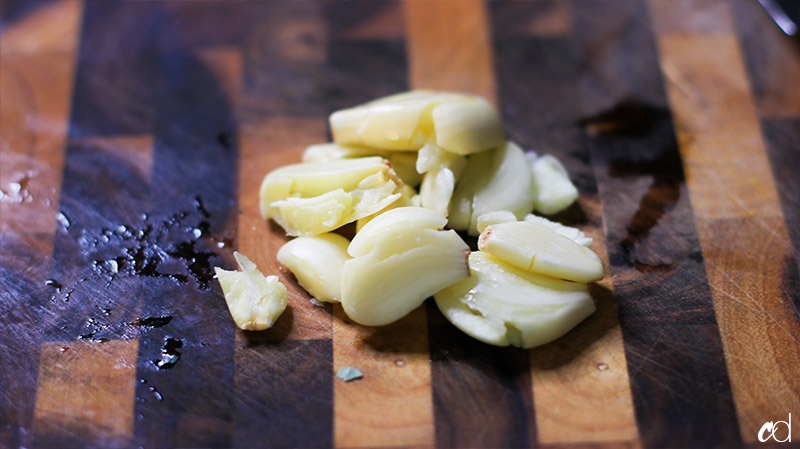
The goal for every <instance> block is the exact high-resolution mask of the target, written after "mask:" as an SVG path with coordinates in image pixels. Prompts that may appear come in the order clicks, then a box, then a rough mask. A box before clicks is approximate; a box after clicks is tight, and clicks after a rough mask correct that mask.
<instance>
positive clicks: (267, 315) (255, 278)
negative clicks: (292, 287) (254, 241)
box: [214, 252, 288, 331]
mask: <svg viewBox="0 0 800 449" xmlns="http://www.w3.org/2000/svg"><path fill="white" fill-rule="evenodd" d="M233 257H234V258H235V259H236V263H237V264H238V265H239V270H240V271H233V270H230V271H229V270H223V269H222V268H219V267H214V272H215V273H216V276H215V277H216V278H217V281H219V285H220V287H222V292H223V293H224V294H225V302H226V303H227V304H228V310H229V311H230V312H231V317H232V318H233V321H234V322H235V323H236V326H238V327H239V329H242V330H246V331H260V330H264V329H268V328H270V327H272V325H273V324H275V321H276V320H277V319H278V317H279V316H280V315H281V313H283V311H284V310H285V309H286V299H287V296H288V295H287V292H286V286H285V285H283V284H282V283H281V282H280V281H279V280H278V276H264V275H263V274H262V273H261V272H260V271H259V270H258V267H257V266H256V264H254V263H253V262H252V261H251V260H250V259H248V258H247V257H245V256H244V254H241V253H239V252H234V253H233Z"/></svg>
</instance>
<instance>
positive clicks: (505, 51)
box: [491, 3, 638, 444]
mask: <svg viewBox="0 0 800 449" xmlns="http://www.w3.org/2000/svg"><path fill="white" fill-rule="evenodd" d="M566 6H567V5H561V7H566ZM491 11H492V25H493V27H494V29H495V30H496V31H497V33H498V34H499V35H498V37H497V38H496V39H495V42H494V54H495V61H496V67H497V73H498V74H499V85H500V102H501V103H502V105H503V108H502V109H503V111H504V117H503V121H504V123H505V124H506V127H507V130H508V133H509V137H510V138H511V139H514V140H516V141H517V142H519V143H520V144H521V145H523V147H525V148H530V149H532V150H534V151H537V152H540V153H551V154H555V155H556V156H557V157H558V158H559V159H560V160H562V161H564V163H565V164H566V165H567V167H568V171H569V173H570V175H571V177H572V179H573V180H574V182H575V183H576V184H577V186H578V188H579V190H580V195H581V199H580V201H579V204H578V205H576V206H573V207H572V208H570V209H569V210H568V211H566V212H565V213H562V214H560V215H559V216H558V217H556V218H557V219H558V220H559V221H561V222H563V223H566V224H568V225H571V226H578V227H580V228H581V229H583V230H584V232H586V233H587V234H588V235H590V236H592V237H593V238H594V241H595V243H594V245H593V248H594V250H595V251H596V252H597V253H598V254H599V255H600V256H601V259H602V260H603V261H604V264H605V265H606V267H608V258H607V254H606V248H605V235H604V234H603V229H602V219H603V217H602V210H601V205H600V202H599V199H598V198H597V184H596V182H595V176H594V173H593V171H592V167H591V166H590V164H589V147H588V145H587V142H586V140H585V138H584V136H583V130H582V129H581V128H580V126H579V125H578V122H580V120H581V119H582V118H583V114H584V111H583V110H582V107H581V106H582V102H581V99H582V97H583V94H582V93H581V92H580V90H579V89H578V88H577V87H576V86H578V85H579V81H580V76H581V72H580V70H579V65H580V63H581V62H580V59H579V57H578V56H579V54H578V53H577V50H576V49H577V47H578V42H577V39H576V37H574V36H569V35H560V36H553V35H544V36H543V35H542V34H541V33H540V31H538V30H531V29H528V28H515V26H514V24H515V23H532V22H534V23H535V22H536V21H535V20H534V18H535V17H537V15H538V14H539V12H538V11H537V10H536V9H533V10H528V9H527V8H521V7H520V4H516V3H502V4H494V5H493V7H492V10H491ZM567 17H569V18H571V17H572V13H569V14H567ZM571 27H572V25H571V23H570V25H569V28H571ZM555 61H558V63H557V64H556V63H555ZM516 79H525V80H526V82H525V83H519V82H516V81H515V80H516ZM530 98H535V99H537V100H536V101H530V100H529V99H530ZM592 294H593V297H594V298H595V299H596V300H597V301H598V310H597V312H596V313H595V314H594V315H593V316H591V317H590V318H589V319H587V320H586V322H584V323H582V324H580V325H579V326H578V327H577V328H576V329H574V330H573V331H571V332H570V333H569V334H568V335H567V336H565V337H563V338H561V339H559V340H557V341H555V342H553V343H551V344H548V345H545V346H543V347H540V348H535V349H533V350H532V351H531V353H530V364H531V376H532V380H533V398H534V406H535V410H536V430H537V433H538V441H539V442H540V443H542V444H554V443H570V442H586V441H626V440H627V441H637V440H638V430H637V427H636V419H635V416H634V413H633V404H632V400H631V392H630V385H629V379H628V372H627V363H626V359H625V352H624V348H623V342H622V333H621V329H620V326H619V321H618V317H617V307H616V299H615V297H614V293H613V284H612V282H611V276H610V274H607V275H606V278H605V279H604V280H603V281H602V282H600V283H598V284H597V285H596V286H594V287H593V288H592ZM576 429H580V431H576Z"/></svg>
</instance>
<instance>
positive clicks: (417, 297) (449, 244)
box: [342, 209, 469, 326]
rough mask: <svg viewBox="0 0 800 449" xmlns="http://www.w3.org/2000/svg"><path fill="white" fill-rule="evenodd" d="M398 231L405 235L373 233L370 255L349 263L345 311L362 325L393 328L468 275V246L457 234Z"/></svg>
mask: <svg viewBox="0 0 800 449" xmlns="http://www.w3.org/2000/svg"><path fill="white" fill-rule="evenodd" d="M395 210H399V209H395ZM391 212H392V211H390V212H387V214H389V213H391ZM428 212H431V211H428ZM431 213H433V212H431ZM387 214H383V215H381V216H379V217H378V218H376V219H375V220H373V221H371V222H370V223H369V224H368V225H367V227H369V226H372V225H373V223H375V222H376V221H377V220H379V219H381V218H383V217H384V216H385V215H387ZM437 215H438V214H437ZM367 227H365V230H366V228H367ZM395 229H403V230H402V231H401V232H389V233H382V234H377V235H375V234H373V237H374V241H372V242H371V243H372V245H371V250H370V251H369V252H368V253H367V254H365V255H362V256H359V257H356V258H354V259H350V260H348V261H347V262H345V265H344V271H343V274H342V306H343V307H344V311H345V313H347V315H348V316H349V317H350V318H351V319H353V320H354V321H356V322H358V323H361V324H364V325H368V326H381V325H385V324H389V323H392V322H394V321H396V320H398V319H400V318H402V317H403V316H405V315H407V314H408V313H409V312H411V311H412V310H414V309H416V308H417V307H419V306H420V305H421V304H422V302H423V301H425V298H428V297H429V296H431V295H432V294H434V293H436V292H438V291H439V290H441V289H442V288H444V287H446V286H448V285H450V284H452V283H454V282H458V281H459V280H461V279H464V278H466V277H467V276H468V275H469V268H468V266H467V260H466V256H467V254H468V253H469V247H468V246H467V245H466V243H464V241H463V240H461V238H460V237H459V236H458V234H456V233H455V231H438V230H434V229H420V228H413V227H406V226H401V227H397V228H395ZM362 232H363V231H362ZM356 237H358V235H356ZM354 242H355V240H354ZM351 248H352V243H351Z"/></svg>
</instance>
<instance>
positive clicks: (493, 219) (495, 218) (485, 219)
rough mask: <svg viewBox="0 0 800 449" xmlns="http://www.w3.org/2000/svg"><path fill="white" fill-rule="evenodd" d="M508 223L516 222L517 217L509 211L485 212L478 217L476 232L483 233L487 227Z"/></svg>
mask: <svg viewBox="0 0 800 449" xmlns="http://www.w3.org/2000/svg"><path fill="white" fill-rule="evenodd" d="M509 221H517V216H516V215H514V213H513V212H511V211H508V210H498V211H494V212H487V213H485V214H483V215H481V216H480V217H478V232H483V230H484V229H486V228H487V227H488V226H489V225H493V224H498V223H508V222H509Z"/></svg>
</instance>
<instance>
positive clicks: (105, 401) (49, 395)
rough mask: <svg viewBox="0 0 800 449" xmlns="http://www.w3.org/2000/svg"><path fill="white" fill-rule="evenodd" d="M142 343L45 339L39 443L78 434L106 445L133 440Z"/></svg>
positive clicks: (37, 431) (39, 392)
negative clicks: (46, 340) (138, 364)
mask: <svg viewBox="0 0 800 449" xmlns="http://www.w3.org/2000/svg"><path fill="white" fill-rule="evenodd" d="M138 349H139V341H138V340H137V339H134V340H111V341H108V342H104V343H100V342H76V341H69V342H49V343H45V344H44V345H43V346H42V352H41V360H40V364H39V377H38V389H37V394H36V412H35V418H34V432H35V434H36V438H37V445H41V446H43V447H45V446H50V445H53V444H54V443H56V442H60V443H65V442H67V441H73V439H74V438H76V437H77V438H79V439H80V441H81V442H83V443H85V442H87V441H89V442H93V443H95V444H99V445H100V446H104V445H113V446H117V445H120V444H126V443H127V444H129V442H130V439H131V437H132V436H133V424H134V416H133V406H134V399H135V396H136V395H135V390H136V358H137V354H138Z"/></svg>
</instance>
